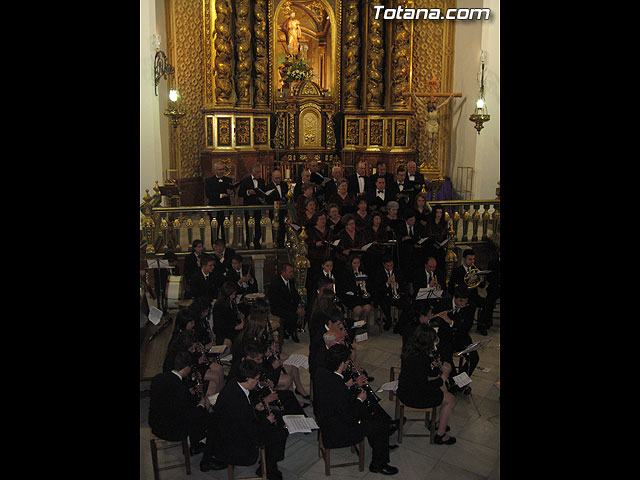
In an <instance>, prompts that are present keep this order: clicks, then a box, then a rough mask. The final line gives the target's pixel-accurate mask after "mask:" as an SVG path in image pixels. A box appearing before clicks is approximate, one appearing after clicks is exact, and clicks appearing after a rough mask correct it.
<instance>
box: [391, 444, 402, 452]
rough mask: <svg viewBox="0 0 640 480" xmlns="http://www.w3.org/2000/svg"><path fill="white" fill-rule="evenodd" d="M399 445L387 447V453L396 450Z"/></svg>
mask: <svg viewBox="0 0 640 480" xmlns="http://www.w3.org/2000/svg"><path fill="white" fill-rule="evenodd" d="M399 446H400V445H389V451H391V450H395V449H396V448H398V447H399Z"/></svg>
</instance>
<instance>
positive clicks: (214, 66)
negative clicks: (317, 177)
mask: <svg viewBox="0 0 640 480" xmlns="http://www.w3.org/2000/svg"><path fill="white" fill-rule="evenodd" d="M374 5H385V6H386V7H391V8H395V7H396V6H397V5H401V6H403V7H415V8H440V9H441V10H444V9H446V8H453V7H455V6H456V3H455V1H444V0H440V1H438V0H373V1H372V0H251V1H250V0H167V2H166V18H167V37H168V56H169V59H170V61H171V63H172V64H173V65H175V80H176V82H177V85H178V88H179V89H180V93H181V100H180V102H181V109H182V110H183V111H185V116H184V118H182V119H181V120H180V124H179V126H178V128H176V129H170V135H171V138H170V144H171V160H170V161H171V165H170V168H171V169H172V170H173V171H174V172H176V176H177V178H179V179H180V183H181V190H182V192H183V199H182V205H201V204H203V203H206V199H205V198H204V192H203V179H204V178H207V177H209V176H211V175H213V165H214V163H216V162H217V161H222V162H223V163H224V164H225V165H226V166H227V169H228V172H229V173H230V174H231V175H232V176H233V177H235V181H239V180H240V179H242V178H243V177H245V176H246V175H248V172H249V169H250V168H251V166H252V165H253V164H255V163H259V164H261V165H263V175H264V176H265V177H267V178H268V175H269V174H270V172H271V171H272V170H273V169H274V168H280V169H281V170H282V171H283V174H284V176H285V178H291V179H293V181H295V180H296V178H297V176H298V174H299V171H300V169H301V168H302V167H303V165H304V164H305V162H308V161H310V160H317V161H318V162H319V165H320V169H321V171H322V172H323V173H324V174H325V175H326V176H328V175H329V172H330V170H331V167H332V166H333V165H339V166H341V167H343V168H344V175H345V176H346V175H349V174H351V173H353V171H354V166H355V164H356V163H357V162H359V161H364V162H366V163H367V166H368V172H367V173H368V174H371V172H372V171H373V169H374V168H375V165H376V163H377V162H378V161H379V160H383V161H384V162H385V163H386V164H387V169H388V171H391V172H394V171H395V168H396V167H397V166H398V165H400V164H404V163H406V162H407V161H409V160H411V159H414V160H416V162H417V163H418V164H419V165H420V169H421V171H422V172H424V173H425V174H426V177H427V178H433V177H435V176H439V175H441V174H443V173H445V172H446V168H447V163H448V156H449V136H450V125H451V104H452V103H453V102H449V105H448V106H447V108H442V109H438V116H439V118H438V124H439V130H438V133H437V137H436V139H435V141H434V140H433V136H431V138H430V139H429V137H428V135H427V134H426V128H425V127H426V125H425V121H426V120H425V119H427V118H428V117H429V115H427V112H426V109H425V108H424V107H423V106H422V104H417V103H414V104H412V103H413V102H412V100H411V97H410V96H409V92H427V91H432V92H436V93H437V92H449V91H451V88H452V80H453V51H454V46H453V40H454V22H450V21H427V20H416V21H413V20H383V19H382V18H380V19H377V20H376V19H375V15H374V9H373V6H374ZM381 17H382V16H381ZM434 86H435V88H434Z"/></svg>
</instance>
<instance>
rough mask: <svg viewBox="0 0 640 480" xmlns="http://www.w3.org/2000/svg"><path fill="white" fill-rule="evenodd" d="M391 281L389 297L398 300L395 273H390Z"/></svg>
mask: <svg viewBox="0 0 640 480" xmlns="http://www.w3.org/2000/svg"><path fill="white" fill-rule="evenodd" d="M391 276H392V277H393V281H392V282H391V298H393V299H394V300H400V294H399V293H398V282H396V276H395V274H393V275H391Z"/></svg>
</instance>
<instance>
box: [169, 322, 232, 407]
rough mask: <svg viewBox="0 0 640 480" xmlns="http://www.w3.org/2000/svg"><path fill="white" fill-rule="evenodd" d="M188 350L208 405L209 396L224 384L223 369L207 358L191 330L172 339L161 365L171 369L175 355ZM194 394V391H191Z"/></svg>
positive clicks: (204, 350)
mask: <svg viewBox="0 0 640 480" xmlns="http://www.w3.org/2000/svg"><path fill="white" fill-rule="evenodd" d="M180 352H188V353H189V354H190V355H191V356H192V360H193V362H192V365H193V367H194V372H192V373H195V369H197V370H198V372H199V373H200V375H201V377H202V393H203V395H204V396H205V397H206V400H205V405H206V406H207V408H208V407H209V406H210V401H209V397H210V396H211V395H215V394H216V393H218V392H219V391H220V390H221V389H222V387H223V385H224V369H223V368H222V365H220V364H219V363H216V362H211V361H209V360H208V359H207V356H206V353H205V352H206V349H205V348H204V347H203V345H202V344H201V343H200V342H198V340H197V338H196V336H195V333H194V331H193V330H185V331H184V332H182V333H180V334H179V335H177V336H176V337H175V339H172V340H171V342H170V343H169V346H168V347H167V353H166V356H165V359H164V363H163V365H162V371H163V372H169V371H171V365H173V363H174V361H175V359H176V357H177V355H178V354H179V353H180ZM192 393H193V395H196V392H195V391H194V392H192Z"/></svg>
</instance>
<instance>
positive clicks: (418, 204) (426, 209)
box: [413, 193, 431, 228]
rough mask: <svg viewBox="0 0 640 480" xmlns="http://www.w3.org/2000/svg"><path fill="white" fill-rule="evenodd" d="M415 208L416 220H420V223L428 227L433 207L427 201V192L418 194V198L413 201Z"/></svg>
mask: <svg viewBox="0 0 640 480" xmlns="http://www.w3.org/2000/svg"><path fill="white" fill-rule="evenodd" d="M413 210H414V211H415V212H416V222H420V224H421V225H422V226H423V227H425V228H426V226H427V219H428V218H429V213H430V212H431V207H430V206H429V204H428V203H427V197H426V195H425V194H423V193H418V194H417V195H416V198H415V200H414V201H413Z"/></svg>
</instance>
